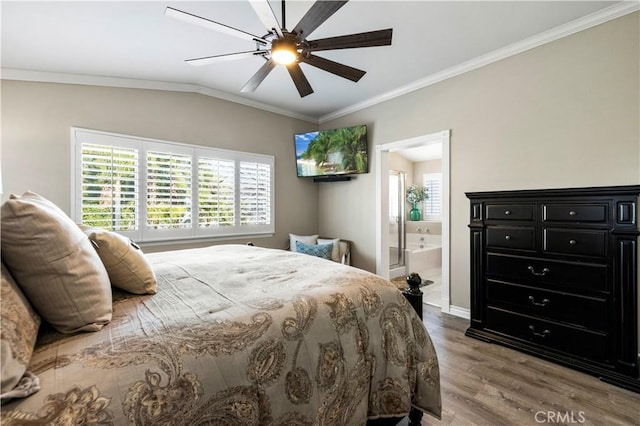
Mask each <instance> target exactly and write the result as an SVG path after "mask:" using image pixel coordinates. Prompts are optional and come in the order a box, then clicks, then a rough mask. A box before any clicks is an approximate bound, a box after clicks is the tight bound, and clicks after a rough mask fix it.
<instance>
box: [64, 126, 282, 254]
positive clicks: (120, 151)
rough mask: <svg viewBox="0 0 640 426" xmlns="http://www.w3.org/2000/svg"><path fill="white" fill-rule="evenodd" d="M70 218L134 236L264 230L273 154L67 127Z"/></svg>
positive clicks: (269, 214)
mask: <svg viewBox="0 0 640 426" xmlns="http://www.w3.org/2000/svg"><path fill="white" fill-rule="evenodd" d="M71 139H72V144H73V152H74V173H73V183H72V188H73V194H72V203H73V205H72V216H73V218H74V219H75V220H76V221H77V222H79V223H82V224H85V225H89V226H96V227H100V228H104V229H108V230H112V231H116V232H119V233H121V234H123V235H125V236H128V237H130V238H132V239H135V240H137V241H142V242H144V241H163V240H174V239H186V238H202V237H227V236H237V235H243V236H244V235H258V234H272V233H273V232H274V231H275V229H274V228H275V227H274V218H273V210H272V207H273V203H272V201H273V166H274V158H273V156H267V155H260V154H250V153H245V152H238V151H230V150H222V149H215V148H204V147H200V146H193V145H186V144H180V143H175V142H166V141H158V140H152V139H145V138H139V137H135V136H127V135H119V134H113V133H106V132H99V131H94V130H86V129H78V128H73V129H72V138H71Z"/></svg>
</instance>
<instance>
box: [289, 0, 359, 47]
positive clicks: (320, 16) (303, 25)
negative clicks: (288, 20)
mask: <svg viewBox="0 0 640 426" xmlns="http://www.w3.org/2000/svg"><path fill="white" fill-rule="evenodd" d="M347 1H348V0H346V1H321V0H319V1H317V2H315V3H314V4H313V6H311V8H310V9H309V10H308V11H307V13H305V15H304V16H303V17H302V19H301V20H300V22H298V25H296V27H295V28H294V29H293V31H292V32H293V33H295V34H297V35H298V38H300V39H306V38H307V37H309V34H311V33H312V32H313V31H314V30H315V29H316V28H318V27H319V26H320V25H322V23H323V22H324V21H326V20H327V19H329V18H330V17H331V15H333V14H334V13H336V12H337V11H338V9H340V8H341V7H342V6H344V5H345V4H346V3H347Z"/></svg>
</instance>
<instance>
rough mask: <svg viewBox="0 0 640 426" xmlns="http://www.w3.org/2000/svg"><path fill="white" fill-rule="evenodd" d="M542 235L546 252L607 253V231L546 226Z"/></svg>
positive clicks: (596, 254)
mask: <svg viewBox="0 0 640 426" xmlns="http://www.w3.org/2000/svg"><path fill="white" fill-rule="evenodd" d="M542 235H543V247H542V250H543V251H544V252H545V253H555V254H568V255H573V256H598V257H604V256H606V255H607V235H608V232H607V231H587V230H579V229H575V230H574V229H552V228H545V229H543V231H542Z"/></svg>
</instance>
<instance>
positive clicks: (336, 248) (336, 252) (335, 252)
mask: <svg viewBox="0 0 640 426" xmlns="http://www.w3.org/2000/svg"><path fill="white" fill-rule="evenodd" d="M329 243H331V244H333V249H332V250H331V260H333V261H334V262H338V263H340V262H342V259H340V238H333V239H328V238H318V244H329Z"/></svg>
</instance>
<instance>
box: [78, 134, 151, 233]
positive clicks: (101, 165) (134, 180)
mask: <svg viewBox="0 0 640 426" xmlns="http://www.w3.org/2000/svg"><path fill="white" fill-rule="evenodd" d="M80 157H81V166H82V168H81V171H80V173H81V180H80V191H79V197H80V205H79V207H80V218H81V222H82V223H90V224H91V225H93V226H98V227H100V228H104V229H108V230H110V231H133V230H135V229H136V228H137V227H138V212H139V206H138V203H139V197H138V150H137V149H134V148H125V147H118V146H104V145H94V144H90V143H84V144H81V145H80Z"/></svg>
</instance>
